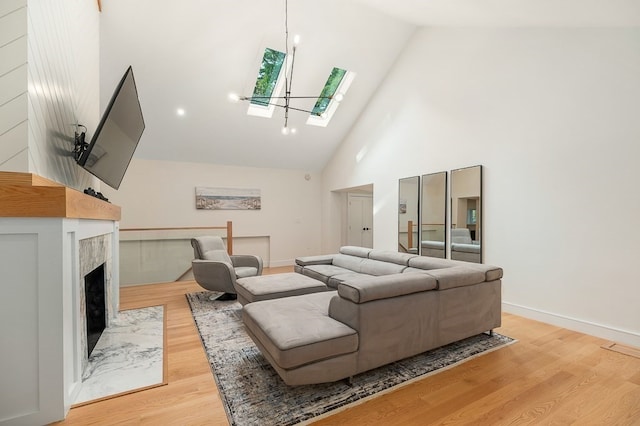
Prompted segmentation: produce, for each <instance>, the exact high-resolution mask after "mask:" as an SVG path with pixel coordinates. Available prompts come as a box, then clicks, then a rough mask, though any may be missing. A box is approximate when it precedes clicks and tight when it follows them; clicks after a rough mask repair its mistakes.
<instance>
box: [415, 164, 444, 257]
mask: <svg viewBox="0 0 640 426" xmlns="http://www.w3.org/2000/svg"><path fill="white" fill-rule="evenodd" d="M436 176H438V177H440V176H444V182H443V186H442V206H437V207H436V208H437V209H440V208H442V212H441V213H442V216H440V217H439V219H440V220H438V221H437V222H442V256H438V255H436V253H438V254H439V252H438V250H439V246H440V244H434V247H431V248H425V247H424V242H425V236H424V235H423V234H424V232H425V229H424V227H425V225H427V226H432V225H435V226H440V223H427V224H425V220H424V219H425V217H424V215H425V213H426V212H427V210H428V209H427V206H428V205H429V202H430V201H429V200H428V197H427V193H425V189H426V188H427V184H426V183H427V182H428V181H429V179H430V178H432V177H436ZM448 183H449V175H448V173H447V172H446V171H443V172H435V173H428V174H424V175H422V179H421V182H420V235H419V238H420V247H419V248H420V255H421V256H428V257H435V258H439V259H446V258H447V242H448V238H447V224H448V216H449V214H448V213H449V209H448V206H447V205H448V203H447V186H448ZM434 211H435V210H434ZM429 241H433V242H436V243H439V242H440V241H439V240H429ZM435 246H438V247H435ZM427 250H432V252H431V253H432V254H425V251H427Z"/></svg>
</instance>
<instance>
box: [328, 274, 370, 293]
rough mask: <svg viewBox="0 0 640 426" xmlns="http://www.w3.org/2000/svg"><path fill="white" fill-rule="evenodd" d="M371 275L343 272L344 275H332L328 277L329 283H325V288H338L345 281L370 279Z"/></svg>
mask: <svg viewBox="0 0 640 426" xmlns="http://www.w3.org/2000/svg"><path fill="white" fill-rule="evenodd" d="M371 276H373V275H368V274H363V273H360V272H345V273H344V274H338V275H333V276H331V277H329V281H327V286H328V287H331V288H335V289H337V288H338V285H340V284H341V283H342V282H344V281H345V280H349V279H354V278H362V277H371Z"/></svg>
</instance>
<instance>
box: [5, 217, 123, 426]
mask: <svg viewBox="0 0 640 426" xmlns="http://www.w3.org/2000/svg"><path fill="white" fill-rule="evenodd" d="M118 228H119V223H118V222H117V221H112V220H94V219H72V218H10V217H9V218H5V217H0V252H1V253H2V255H1V256H0V282H1V283H2V287H3V295H2V298H1V299H0V335H2V336H3V343H2V346H3V348H2V360H1V361H2V362H0V377H2V380H0V394H2V398H0V423H1V424H45V423H50V422H52V421H55V420H59V419H63V418H64V417H65V416H66V414H67V412H68V410H69V408H70V406H71V404H73V402H74V400H75V398H76V396H77V394H78V392H79V391H80V387H81V385H82V373H83V368H84V366H86V362H87V346H86V345H87V343H86V319H85V317H84V310H85V307H84V276H85V275H86V274H87V273H88V272H90V271H91V270H92V269H94V268H95V266H97V265H99V264H101V263H103V262H104V263H105V278H106V280H105V281H106V282H105V295H106V298H107V307H106V309H107V315H108V319H107V324H108V323H109V321H110V319H112V318H113V317H114V316H115V315H116V314H117V312H118V310H119V274H118V271H119V265H118V264H119V259H118V243H119V240H118ZM94 265H95V266H94ZM5 339H6V340H5Z"/></svg>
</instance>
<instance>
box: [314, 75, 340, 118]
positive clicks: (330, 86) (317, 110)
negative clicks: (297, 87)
mask: <svg viewBox="0 0 640 426" xmlns="http://www.w3.org/2000/svg"><path fill="white" fill-rule="evenodd" d="M346 73H347V70H343V69H341V68H334V69H333V70H331V74H329V78H328V79H327V82H326V83H325V84H324V88H323V89H322V92H320V96H319V97H318V101H317V102H316V104H315V106H314V107H313V110H312V111H311V113H312V114H314V115H321V114H324V112H325V111H326V110H327V108H328V107H329V103H331V101H332V98H333V96H334V95H335V94H336V91H337V90H338V87H339V86H340V83H341V82H342V79H343V78H344V76H345V74H346Z"/></svg>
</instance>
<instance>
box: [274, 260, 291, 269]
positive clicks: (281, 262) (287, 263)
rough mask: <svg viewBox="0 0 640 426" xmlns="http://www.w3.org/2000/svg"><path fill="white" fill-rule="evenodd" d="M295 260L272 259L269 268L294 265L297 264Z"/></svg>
mask: <svg viewBox="0 0 640 426" xmlns="http://www.w3.org/2000/svg"><path fill="white" fill-rule="evenodd" d="M295 263H296V262H295V260H293V259H289V260H272V261H270V262H269V268H279V267H281V266H293V265H295Z"/></svg>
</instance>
